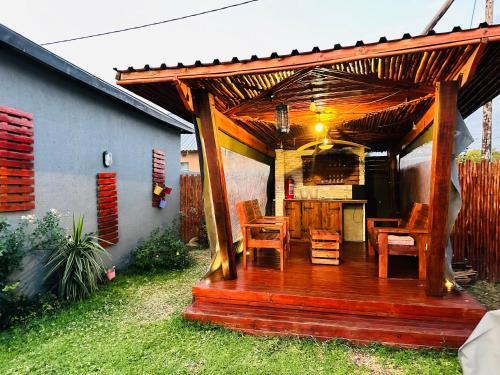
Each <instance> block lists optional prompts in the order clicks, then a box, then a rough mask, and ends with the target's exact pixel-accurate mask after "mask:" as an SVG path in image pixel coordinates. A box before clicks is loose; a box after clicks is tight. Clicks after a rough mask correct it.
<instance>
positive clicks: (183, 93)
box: [175, 80, 194, 113]
mask: <svg viewBox="0 0 500 375" xmlns="http://www.w3.org/2000/svg"><path fill="white" fill-rule="evenodd" d="M175 88H176V89H177V92H178V93H179V97H180V99H181V101H182V104H184V107H185V108H186V111H188V112H190V113H194V105H193V95H192V94H191V88H190V87H189V86H188V85H186V84H185V83H183V82H181V81H179V80H177V81H176V82H175Z"/></svg>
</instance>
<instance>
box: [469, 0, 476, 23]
mask: <svg viewBox="0 0 500 375" xmlns="http://www.w3.org/2000/svg"><path fill="white" fill-rule="evenodd" d="M476 1H477V0H474V6H473V7H472V15H471V16H470V25H469V29H472V21H473V20H474V12H475V11H476Z"/></svg>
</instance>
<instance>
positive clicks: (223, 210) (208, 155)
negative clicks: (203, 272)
mask: <svg viewBox="0 0 500 375" xmlns="http://www.w3.org/2000/svg"><path fill="white" fill-rule="evenodd" d="M194 99H195V100H194V104H195V112H196V115H197V116H198V117H199V119H200V122H199V127H200V129H199V130H200V136H201V137H200V138H201V139H200V141H201V146H202V148H203V155H204V159H205V160H204V162H205V163H206V171H207V172H208V181H209V185H210V192H211V198H212V208H213V211H214V212H213V214H214V217H215V220H216V225H215V227H216V228H215V231H216V233H217V243H218V246H219V251H220V256H221V262H222V274H223V277H224V279H226V280H230V279H235V278H236V261H235V254H234V251H233V236H232V232H231V220H230V217H229V205H228V201H227V191H226V179H225V177H224V166H223V164H222V156H221V151H220V146H219V141H218V134H217V132H218V128H217V124H216V121H215V117H214V114H215V106H214V99H213V96H212V95H211V94H208V93H196V95H195V98H194Z"/></svg>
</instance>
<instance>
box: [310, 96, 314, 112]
mask: <svg viewBox="0 0 500 375" xmlns="http://www.w3.org/2000/svg"><path fill="white" fill-rule="evenodd" d="M309 110H310V111H311V112H316V103H315V102H314V98H313V97H311V103H309Z"/></svg>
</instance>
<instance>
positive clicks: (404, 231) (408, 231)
mask: <svg viewBox="0 0 500 375" xmlns="http://www.w3.org/2000/svg"><path fill="white" fill-rule="evenodd" d="M377 233H387V234H428V233H429V230H427V229H414V228H384V227H377Z"/></svg>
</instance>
